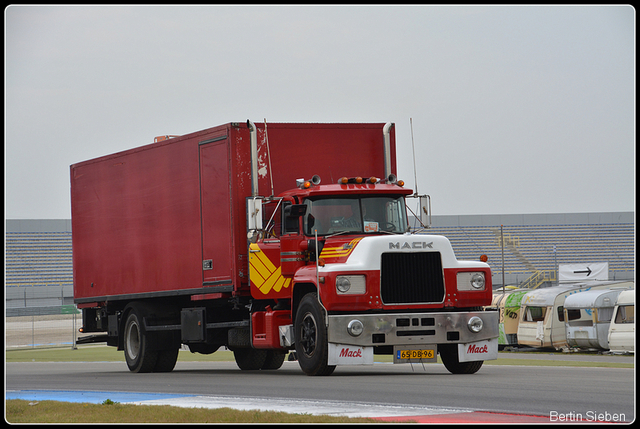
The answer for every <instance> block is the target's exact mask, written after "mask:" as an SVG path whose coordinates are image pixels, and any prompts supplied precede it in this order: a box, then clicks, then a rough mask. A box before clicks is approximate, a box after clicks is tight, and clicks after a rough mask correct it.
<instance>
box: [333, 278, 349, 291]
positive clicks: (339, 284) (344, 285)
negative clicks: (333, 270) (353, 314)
mask: <svg viewBox="0 0 640 429" xmlns="http://www.w3.org/2000/svg"><path fill="white" fill-rule="evenodd" d="M336 289H338V292H340V293H347V292H349V289H351V280H349V279H348V278H347V277H338V278H336Z"/></svg>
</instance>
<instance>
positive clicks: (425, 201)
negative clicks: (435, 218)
mask: <svg viewBox="0 0 640 429" xmlns="http://www.w3.org/2000/svg"><path fill="white" fill-rule="evenodd" d="M419 198H420V222H422V225H424V226H425V227H427V228H428V227H429V226H431V197H429V195H420V197H419Z"/></svg>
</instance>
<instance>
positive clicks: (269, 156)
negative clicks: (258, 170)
mask: <svg viewBox="0 0 640 429" xmlns="http://www.w3.org/2000/svg"><path fill="white" fill-rule="evenodd" d="M264 137H265V139H266V140H267V160H268V161H269V178H270V179H271V196H272V197H273V171H272V170H271V151H270V150H269V134H267V118H264Z"/></svg>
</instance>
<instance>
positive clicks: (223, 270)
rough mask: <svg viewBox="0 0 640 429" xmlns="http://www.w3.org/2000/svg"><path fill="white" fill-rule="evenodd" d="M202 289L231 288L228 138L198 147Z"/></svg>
mask: <svg viewBox="0 0 640 429" xmlns="http://www.w3.org/2000/svg"><path fill="white" fill-rule="evenodd" d="M199 150H200V203H201V210H202V283H203V286H219V287H221V288H223V289H225V290H226V289H227V287H226V286H228V287H231V286H232V273H233V258H232V247H233V230H232V228H231V207H232V204H231V199H230V183H231V177H230V172H231V169H230V168H229V144H228V139H227V137H226V136H222V137H219V138H214V139H211V140H208V141H205V142H201V143H200V145H199Z"/></svg>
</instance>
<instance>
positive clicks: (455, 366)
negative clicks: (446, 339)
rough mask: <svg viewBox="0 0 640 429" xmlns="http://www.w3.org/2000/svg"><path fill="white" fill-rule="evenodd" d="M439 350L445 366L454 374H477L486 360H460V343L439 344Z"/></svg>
mask: <svg viewBox="0 0 640 429" xmlns="http://www.w3.org/2000/svg"><path fill="white" fill-rule="evenodd" d="M438 352H439V353H440V358H441V359H442V363H443V364H444V367H445V368H447V370H448V371H449V372H450V373H452V374H475V373H476V372H478V370H479V369H480V367H482V364H483V363H484V361H481V360H478V361H473V362H460V361H459V360H458V345H457V344H443V345H439V346H438Z"/></svg>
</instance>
